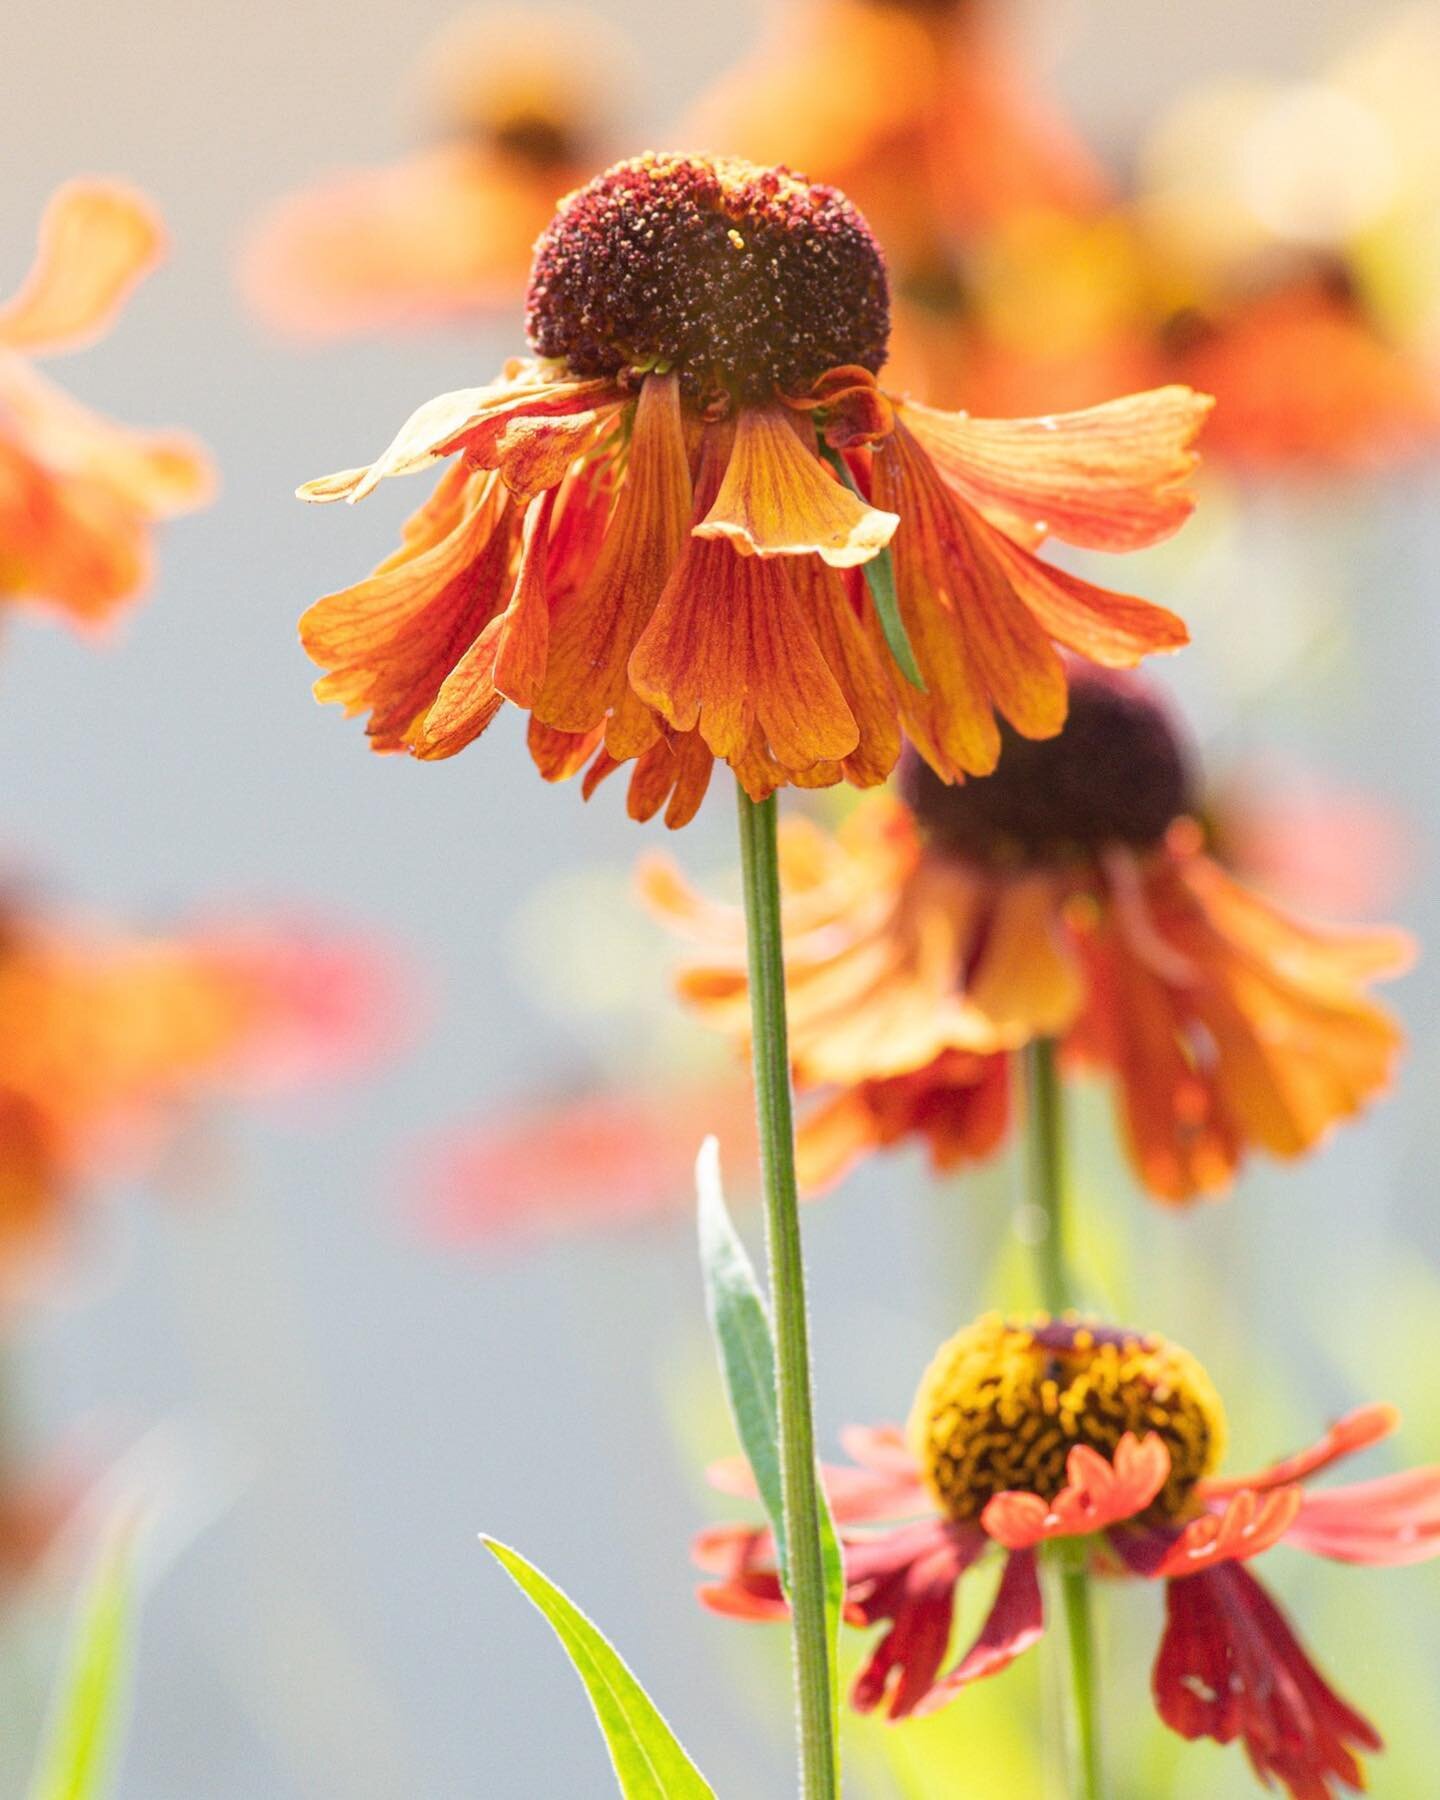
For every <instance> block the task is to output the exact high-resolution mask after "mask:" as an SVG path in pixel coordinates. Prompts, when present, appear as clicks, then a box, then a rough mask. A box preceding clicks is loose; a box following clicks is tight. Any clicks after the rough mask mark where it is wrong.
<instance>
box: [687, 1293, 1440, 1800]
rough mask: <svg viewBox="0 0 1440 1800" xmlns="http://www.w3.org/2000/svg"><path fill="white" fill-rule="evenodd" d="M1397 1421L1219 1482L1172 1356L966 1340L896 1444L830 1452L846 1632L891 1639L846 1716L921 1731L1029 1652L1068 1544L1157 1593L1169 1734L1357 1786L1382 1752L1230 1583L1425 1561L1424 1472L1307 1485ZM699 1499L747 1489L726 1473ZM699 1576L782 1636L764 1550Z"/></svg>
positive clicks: (976, 1334)
mask: <svg viewBox="0 0 1440 1800" xmlns="http://www.w3.org/2000/svg"><path fill="white" fill-rule="evenodd" d="M1398 1423H1399V1419H1398V1416H1397V1414H1396V1413H1395V1412H1394V1410H1393V1408H1391V1407H1387V1406H1368V1407H1362V1408H1361V1409H1360V1410H1359V1411H1357V1412H1353V1413H1350V1414H1349V1415H1347V1416H1346V1417H1345V1418H1343V1419H1341V1420H1340V1421H1339V1422H1338V1423H1337V1424H1336V1425H1334V1426H1332V1428H1331V1429H1330V1430H1329V1431H1328V1432H1327V1433H1326V1434H1325V1436H1324V1437H1323V1438H1322V1439H1321V1440H1320V1441H1319V1443H1318V1444H1316V1445H1315V1446H1314V1447H1313V1448H1311V1449H1309V1450H1305V1451H1302V1452H1300V1454H1299V1455H1296V1456H1291V1457H1286V1458H1285V1459H1284V1460H1283V1461H1281V1462H1278V1463H1276V1464H1275V1465H1274V1466H1273V1467H1271V1468H1269V1469H1265V1470H1263V1471H1261V1472H1260V1473H1259V1474H1256V1475H1251V1476H1241V1477H1227V1478H1225V1479H1223V1480H1222V1479H1218V1478H1217V1477H1216V1475H1215V1470H1216V1468H1217V1467H1218V1465H1219V1463H1220V1461H1221V1458H1222V1456H1223V1454H1224V1448H1225V1414H1224V1409H1223V1407H1222V1405H1221V1403H1220V1398H1219V1396H1218V1394H1217V1393H1216V1392H1215V1389H1214V1387H1213V1385H1212V1384H1211V1382H1210V1379H1209V1377H1208V1376H1207V1375H1206V1373H1205V1371H1204V1369H1203V1368H1201V1366H1200V1364H1199V1363H1198V1362H1196V1360H1195V1358H1194V1357H1192V1356H1191V1355H1189V1353H1188V1352H1186V1351H1184V1350H1182V1349H1181V1348H1180V1347H1179V1346H1178V1345H1175V1344H1170V1343H1167V1342H1166V1341H1165V1340H1164V1339H1163V1338H1159V1337H1155V1336H1150V1335H1146V1334H1142V1333H1138V1332H1133V1331H1121V1330H1115V1329H1111V1328H1109V1327H1104V1326H1099V1325H1092V1324H1089V1323H1085V1322H1080V1321H1075V1320H1067V1321H1064V1322H1052V1321H1050V1320H1047V1319H1044V1318H1041V1319H1038V1320H1034V1321H1021V1320H1003V1319H1000V1318H998V1317H996V1316H993V1315H992V1316H989V1317H986V1318H983V1319H980V1320H979V1321H977V1322H976V1323H975V1324H974V1325H971V1326H969V1327H968V1328H967V1329H966V1330H964V1331H961V1332H960V1333H959V1334H958V1335H957V1336H956V1337H954V1338H952V1339H951V1340H950V1342H949V1343H947V1344H945V1345H944V1346H942V1348H941V1349H940V1351H939V1352H938V1354H937V1355H936V1358H935V1360H934V1362H933V1363H932V1364H931V1367H930V1369H929V1370H928V1371H927V1373H926V1375H925V1378H924V1380H923V1381H922V1382H921V1384H920V1390H919V1392H918V1394H917V1395H916V1397H915V1405H914V1410H913V1412H912V1414H911V1417H910V1424H909V1429H908V1432H902V1431H901V1430H900V1429H899V1428H898V1427H896V1426H876V1427H870V1428H866V1429H863V1430H862V1429H860V1428H857V1427H852V1428H851V1429H850V1430H849V1431H848V1432H847V1433H846V1434H845V1437H844V1443H845V1448H846V1449H847V1450H848V1451H849V1453H850V1455H851V1456H852V1457H853V1458H854V1460H855V1464H856V1465H858V1466H853V1467H843V1468H838V1469H828V1470H826V1471H825V1476H826V1486H827V1488H828V1489H829V1492H830V1502H831V1507H832V1510H833V1512H834V1514H835V1518H836V1522H837V1524H838V1525H839V1527H840V1536H841V1541H842V1545H843V1549H844V1559H845V1586H846V1595H845V1600H846V1607H845V1616H846V1619H847V1621H848V1623H849V1624H851V1625H853V1626H856V1627H859V1628H862V1629H864V1628H868V1627H873V1626H876V1625H884V1626H885V1627H886V1630H885V1632H884V1635H883V1636H882V1637H881V1638H880V1639H879V1641H878V1643H877V1644H876V1645H875V1647H874V1649H873V1650H872V1651H871V1654H870V1656H869V1658H868V1659H867V1661H866V1662H865V1664H864V1666H863V1667H862V1668H861V1670H860V1673H859V1675H858V1676H857V1677H856V1680H855V1685H854V1688H853V1690H852V1693H851V1703H852V1704H853V1705H854V1706H855V1707H856V1709H857V1710H859V1711H861V1712H870V1711H873V1710H874V1709H875V1708H876V1707H878V1706H881V1705H886V1706H887V1707H888V1711H889V1716H890V1717H891V1718H892V1719H899V1718H904V1717H906V1716H908V1715H911V1714H913V1715H916V1716H919V1715H922V1714H925V1713H931V1712H934V1711H936V1710H937V1709H938V1708H940V1707H942V1706H944V1705H946V1704H948V1703H949V1702H950V1701H951V1700H953V1699H954V1698H955V1697H956V1695H958V1694H959V1693H960V1691H961V1690H962V1689H963V1688H965V1687H967V1686H968V1685H969V1684H970V1683H971V1682H973V1681H977V1680H980V1679H982V1678H983V1677H985V1676H988V1675H995V1674H998V1673H999V1672H1000V1671H1001V1670H1002V1669H1005V1668H1007V1667H1008V1666H1009V1665H1010V1664H1011V1663H1012V1662H1013V1661H1014V1660H1015V1658H1016V1657H1017V1656H1020V1655H1022V1654H1023V1653H1024V1652H1025V1651H1026V1650H1028V1649H1030V1648H1031V1647H1032V1646H1033V1645H1034V1644H1036V1643H1038V1642H1039V1640H1040V1638H1041V1637H1042V1635H1043V1634H1044V1630H1045V1613H1044V1605H1043V1602H1042V1599H1041V1593H1040V1584H1039V1579H1038V1570H1037V1551H1038V1550H1039V1548H1040V1546H1041V1545H1043V1544H1044V1543H1047V1542H1049V1541H1052V1540H1054V1539H1059V1538H1079V1539H1081V1540H1083V1541H1084V1542H1085V1543H1086V1544H1087V1546H1088V1552H1089V1560H1090V1561H1091V1563H1092V1564H1093V1566H1094V1567H1095V1569H1096V1570H1097V1571H1098V1572H1102V1573H1105V1574H1109V1575H1128V1576H1134V1577H1140V1578H1142V1579H1145V1580H1149V1581H1163V1582H1164V1583H1165V1605H1166V1624H1165V1631H1164V1634H1163V1636H1162V1638H1161V1642H1160V1649H1159V1654H1158V1657H1157V1659H1156V1663H1155V1672H1154V1680H1153V1689H1154V1696H1155V1704H1156V1707H1157V1709H1158V1711H1159V1713H1160V1717H1161V1718H1162V1719H1163V1720H1164V1722H1165V1723H1166V1724H1167V1725H1168V1726H1169V1727H1170V1729H1171V1730H1172V1731H1176V1732H1178V1733H1179V1734H1180V1736H1181V1737H1184V1738H1188V1739H1191V1740H1194V1739H1196V1738H1201V1737H1209V1738H1214V1739H1215V1740H1216V1741H1217V1742H1218V1743H1222V1744H1228V1743H1231V1742H1233V1741H1234V1740H1235V1739H1236V1738H1238V1739H1239V1740H1240V1741H1241V1743H1242V1744H1243V1745H1244V1747H1245V1751H1246V1754H1247V1756H1248V1757H1249V1759H1250V1763H1251V1766H1252V1768H1253V1769H1254V1770H1255V1773H1256V1774H1257V1775H1258V1776H1259V1778H1260V1780H1261V1782H1262V1783H1263V1784H1264V1785H1265V1786H1267V1787H1268V1786H1270V1785H1271V1782H1272V1781H1278V1782H1279V1783H1280V1784H1281V1785H1282V1786H1283V1787H1284V1788H1285V1790H1286V1792H1287V1793H1289V1794H1290V1795H1291V1796H1292V1800H1331V1797H1332V1796H1334V1795H1335V1794H1336V1792H1337V1789H1338V1786H1339V1785H1341V1784H1343V1785H1345V1786H1348V1787H1355V1788H1361V1787H1363V1786H1364V1785H1365V1781H1364V1772H1363V1770H1362V1768H1361V1766H1360V1763H1359V1761H1358V1759H1357V1756H1356V1752H1357V1751H1359V1750H1378V1749H1379V1748H1380V1738H1379V1734H1378V1733H1377V1732H1376V1730H1375V1728H1374V1726H1373V1725H1371V1724H1370V1722H1369V1721H1368V1720H1367V1719H1365V1718H1364V1717H1362V1716H1361V1714H1359V1713H1357V1712H1356V1711H1355V1710H1354V1708H1353V1707H1351V1706H1349V1705H1347V1704H1346V1702H1345V1701H1344V1700H1342V1699H1341V1698H1340V1697H1339V1695H1338V1694H1336V1693H1335V1692H1334V1691H1333V1690H1332V1689H1331V1688H1330V1686H1329V1684H1328V1683H1327V1682H1326V1680H1325V1678H1324V1677H1323V1676H1322V1675H1321V1674H1320V1672H1319V1671H1318V1670H1317V1669H1316V1668H1315V1666H1314V1665H1313V1663H1312V1662H1311V1661H1310V1658H1309V1656H1308V1654H1307V1652H1306V1651H1305V1649H1304V1647H1303V1646H1302V1644H1301V1643H1300V1641H1299V1639H1298V1638H1297V1637H1296V1636H1295V1634H1294V1632H1293V1630H1292V1629H1291V1627H1290V1625H1289V1623H1288V1621H1287V1620H1286V1618H1285V1616H1284V1614H1283V1613H1282V1612H1281V1610H1280V1608H1279V1607H1278V1606H1277V1605H1276V1603H1275V1601H1274V1600H1272V1599H1271V1597H1270V1596H1269V1594H1268V1593H1267V1592H1266V1590H1265V1589H1264V1588H1263V1587H1262V1586H1261V1585H1260V1583H1259V1582H1258V1581H1257V1580H1256V1579H1255V1578H1254V1576H1252V1575H1251V1574H1250V1572H1249V1570H1248V1569H1246V1568H1244V1567H1243V1566H1242V1565H1243V1564H1244V1563H1245V1562H1247V1561H1249V1560H1250V1559H1251V1558H1253V1557H1255V1556H1258V1555H1260V1554H1261V1553H1262V1552H1264V1551H1266V1550H1269V1549H1271V1548H1272V1547H1273V1546H1274V1545H1275V1544H1277V1543H1280V1542H1282V1541H1283V1542H1287V1543H1289V1544H1292V1545H1293V1546H1294V1547H1295V1548H1296V1549H1299V1550H1306V1551H1309V1552H1310V1553H1311V1554H1312V1555H1315V1556H1323V1557H1326V1558H1328V1559H1329V1560H1331V1561H1334V1562H1342V1563H1362V1564H1370V1565H1375V1566H1385V1565H1403V1564H1407V1563H1417V1562H1422V1561H1427V1560H1429V1559H1430V1558H1432V1557H1434V1556H1436V1555H1440V1468H1434V1467H1431V1468H1421V1469H1412V1470H1410V1471H1408V1472H1406V1473H1405V1474H1400V1475H1388V1476H1381V1477H1380V1478H1379V1479H1378V1480H1371V1481H1367V1482H1362V1483H1360V1484H1358V1485H1356V1486H1353V1487H1348V1488H1344V1487H1341V1488H1330V1489H1328V1490H1325V1489H1322V1490H1319V1491H1315V1490H1312V1489H1311V1488H1310V1487H1309V1486H1308V1485H1307V1484H1308V1482H1309V1480H1310V1478H1311V1477H1312V1476H1314V1475H1317V1474H1319V1473H1320V1472H1321V1471H1322V1470H1325V1469H1327V1468H1329V1467H1330V1466H1331V1465H1332V1464H1334V1463H1337V1462H1339V1461H1340V1460H1341V1459H1342V1458H1344V1457H1347V1456H1351V1455H1353V1454H1355V1453H1356V1452H1357V1451H1360V1450H1364V1449H1366V1448H1368V1447H1369V1446H1370V1445H1372V1444H1374V1443H1376V1442H1378V1441H1379V1440H1380V1439H1381V1438H1383V1437H1385V1436H1387V1435H1388V1434H1389V1433H1390V1432H1392V1431H1393V1430H1394V1429H1395V1428H1396V1426H1397V1424H1398ZM714 1479H715V1483H716V1485H717V1486H718V1487H721V1488H723V1489H725V1490H726V1491H727V1492H730V1493H737V1492H752V1491H753V1489H752V1488H751V1486H750V1483H749V1480H748V1470H747V1469H745V1468H744V1467H743V1465H738V1464H723V1465H721V1466H720V1467H719V1468H718V1469H717V1470H715V1471H714ZM884 1521H892V1523H890V1524H889V1525H888V1526H886V1525H884V1524H883V1522H884ZM992 1545H996V1546H998V1547H999V1548H1000V1549H1001V1550H1002V1551H1003V1552H1004V1553H1005V1562H1004V1569H1003V1573H1002V1575H1001V1579H1000V1585H999V1587H998V1589H997V1590H996V1594H995V1598H994V1601H993V1603H992V1606H991V1609H990V1613H989V1616H988V1618H987V1619H986V1620H985V1622H984V1624H983V1625H982V1627H981V1630H980V1633H979V1636H978V1637H977V1639H976V1641H975V1642H974V1644H973V1645H972V1646H971V1647H970V1648H969V1650H967V1651H966V1652H965V1653H964V1654H963V1655H962V1656H961V1657H960V1658H959V1659H958V1660H957V1661H956V1662H955V1663H954V1664H953V1665H952V1666H951V1667H950V1668H948V1669H946V1670H944V1672H943V1673H942V1665H943V1664H944V1662H945V1659H946V1651H947V1647H948V1645H949V1641H950V1634H951V1628H952V1625H953V1622H954V1616H955V1605H956V1596H957V1593H958V1590H959V1586H960V1581H961V1578H962V1577H963V1576H964V1574H965V1572H966V1570H967V1569H969V1568H970V1567H971V1566H972V1565H973V1564H975V1563H976V1562H978V1561H979V1560H980V1558H981V1557H982V1556H984V1555H985V1554H986V1553H987V1552H988V1551H989V1550H990V1548H991V1546H992ZM695 1559H696V1561H697V1563H698V1564H699V1566H700V1567H701V1568H702V1569H703V1570H704V1571H705V1573H706V1574H707V1575H708V1576H710V1577H712V1580H711V1582H710V1583H709V1584H708V1585H707V1586H705V1587H703V1588H702V1589H701V1590H700V1598H701V1599H702V1600H703V1601H704V1602H705V1604H706V1605H707V1606H709V1607H710V1608H711V1609H712V1610H713V1611H715V1612H719V1613H724V1614H727V1615H729V1616H731V1617H735V1618H742V1619H753V1620H768V1619H776V1618H784V1617H785V1614H786V1606H785V1601H784V1598H783V1596H782V1594H781V1589H780V1581H779V1577H778V1574H777V1572H776V1566H775V1553H774V1545H773V1542H772V1541H771V1538H770V1535H769V1533H768V1532H766V1531H763V1530H757V1529H755V1528H753V1527H750V1526H740V1525H734V1526H731V1525H722V1526H717V1527H715V1528H713V1529H712V1530H709V1531H706V1532H704V1533H702V1534H701V1536H700V1537H699V1538H698V1539H697V1541H696V1546H695Z"/></svg>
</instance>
